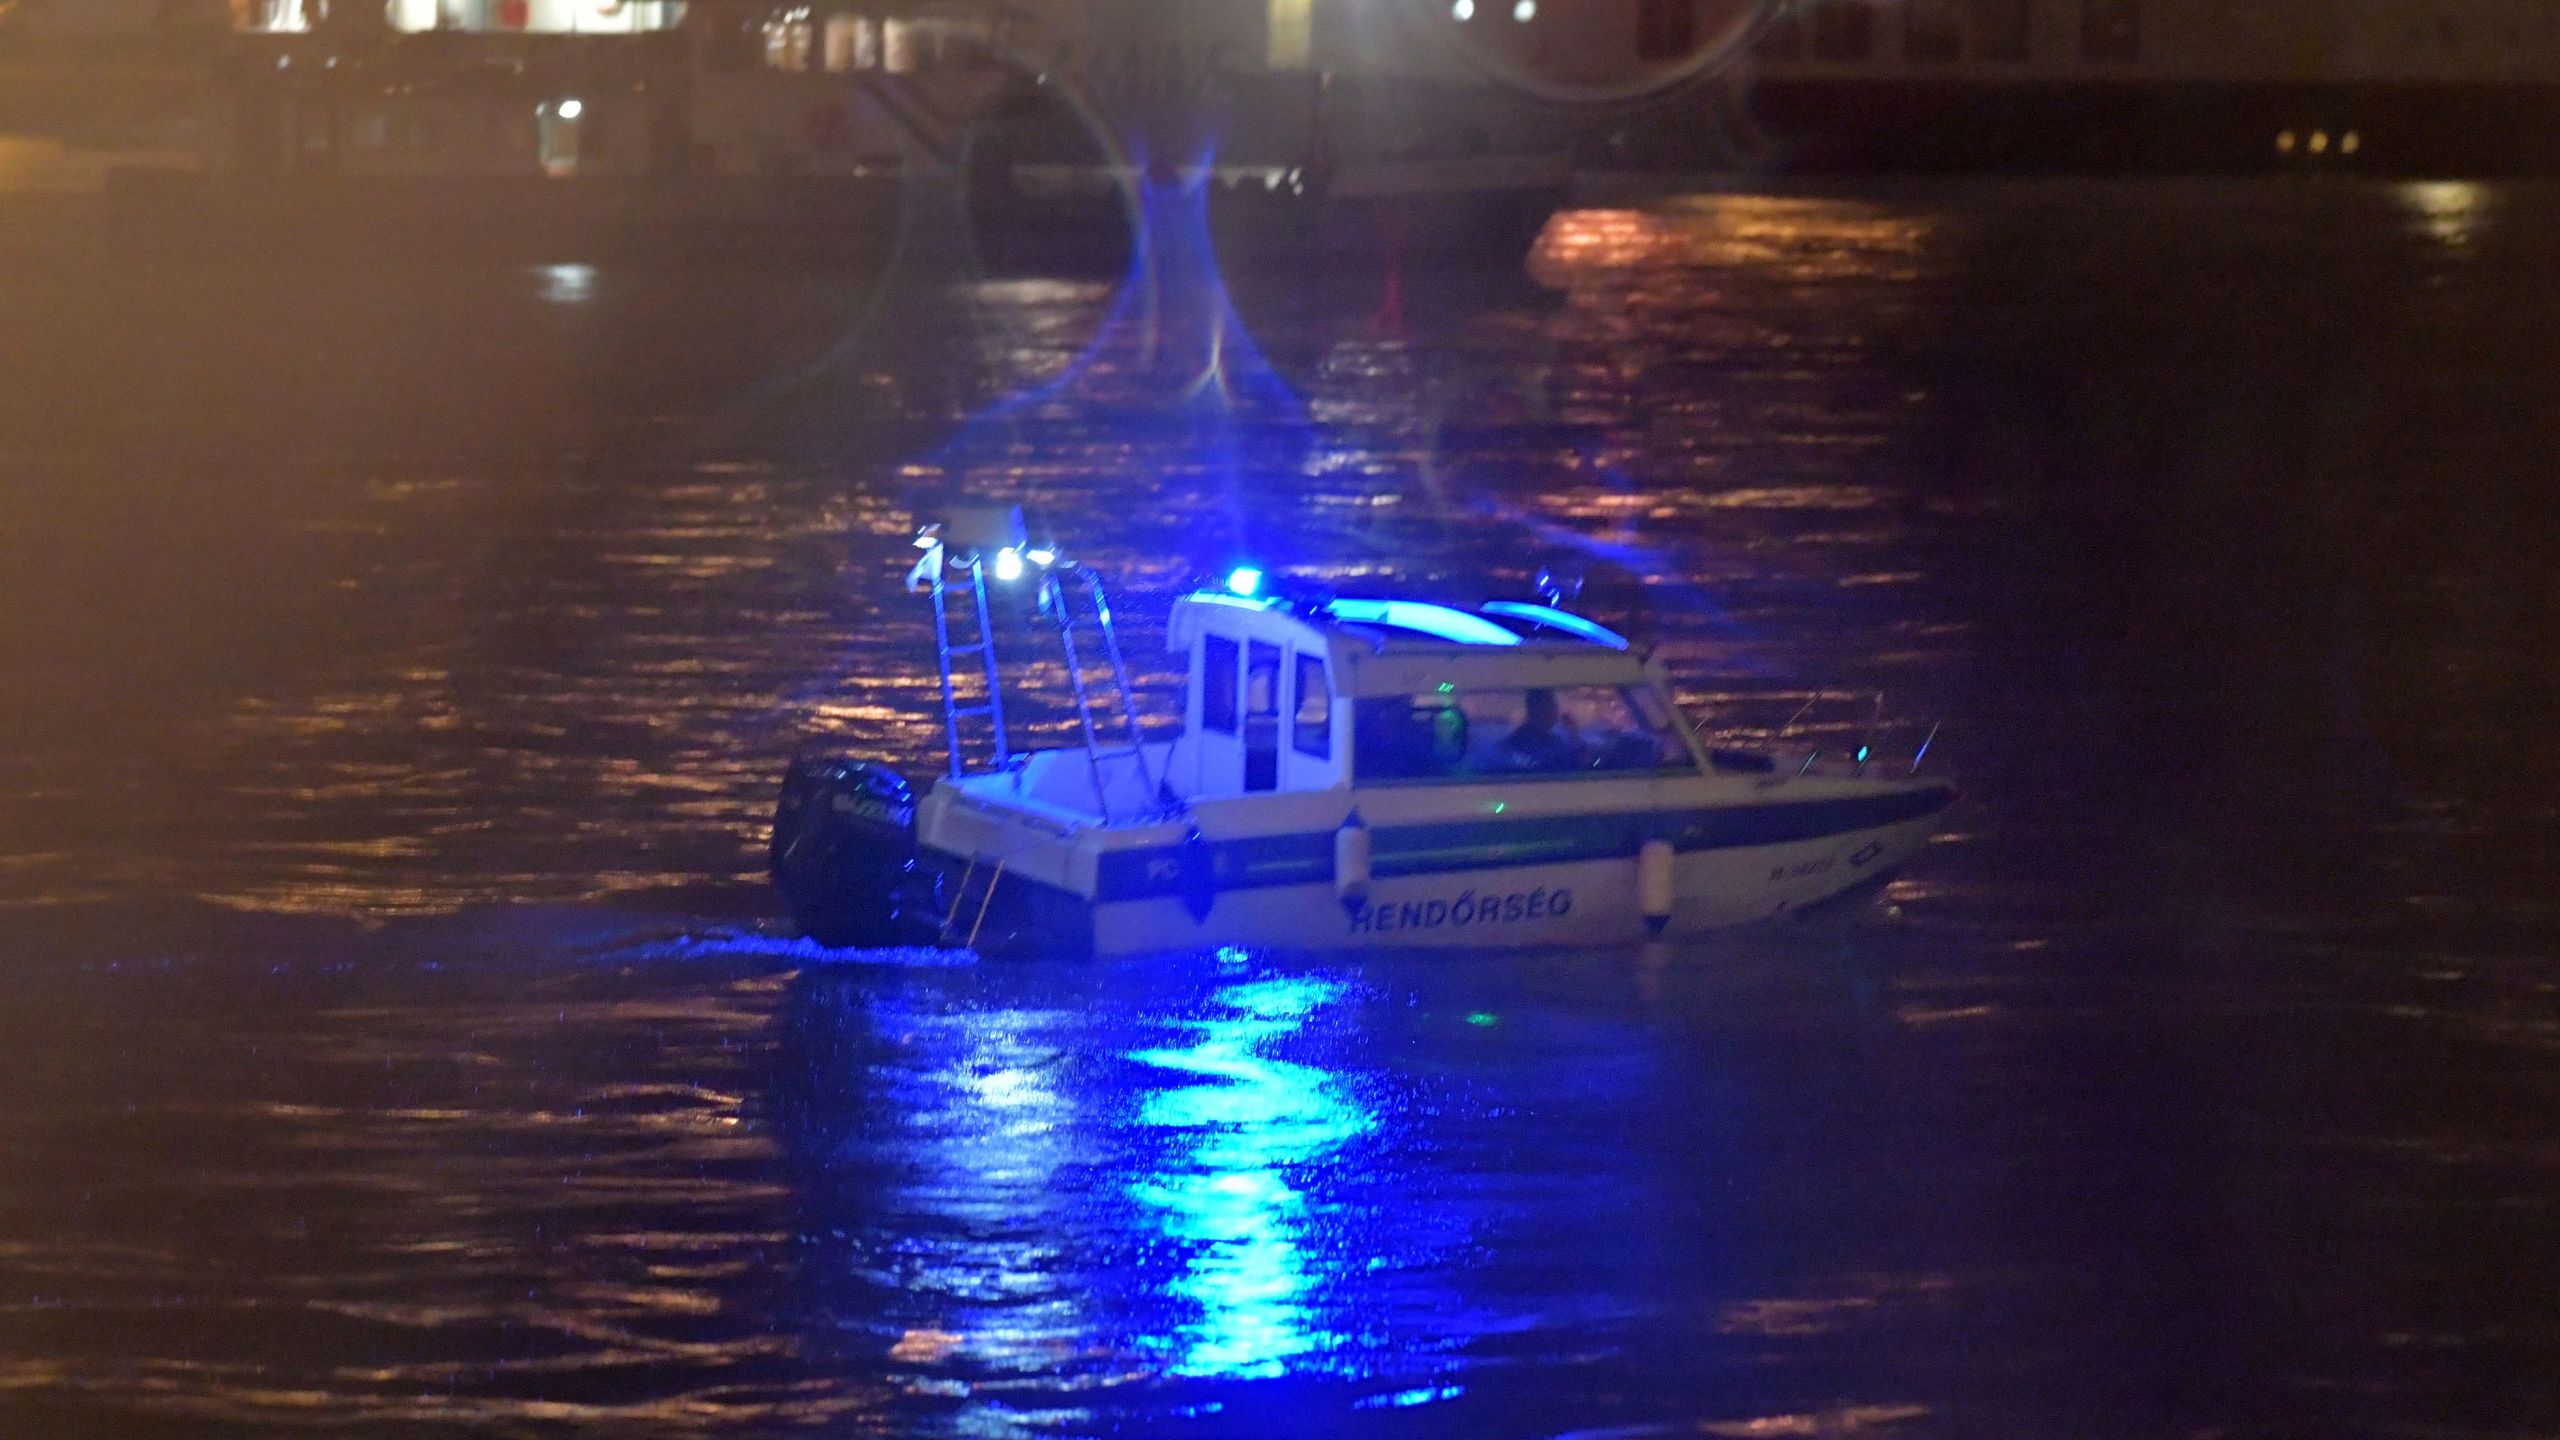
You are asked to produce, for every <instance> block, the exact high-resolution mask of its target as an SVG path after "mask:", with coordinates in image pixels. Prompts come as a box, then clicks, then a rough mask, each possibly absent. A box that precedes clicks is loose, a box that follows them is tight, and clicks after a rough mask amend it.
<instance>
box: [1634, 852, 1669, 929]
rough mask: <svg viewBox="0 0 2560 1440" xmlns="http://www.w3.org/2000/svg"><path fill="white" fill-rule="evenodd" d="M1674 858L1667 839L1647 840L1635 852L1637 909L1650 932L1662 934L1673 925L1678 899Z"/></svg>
mask: <svg viewBox="0 0 2560 1440" xmlns="http://www.w3.org/2000/svg"><path fill="white" fill-rule="evenodd" d="M1674 858H1675V856H1674V854H1673V852H1672V849H1671V842H1670V841H1668V840H1647V841H1646V842H1644V846H1643V848H1641V849H1639V850H1637V851H1636V908H1637V909H1638V910H1640V911H1642V912H1643V913H1644V924H1645V928H1646V929H1647V930H1650V931H1652V932H1653V933H1654V934H1656V935H1659V934H1661V933H1662V929H1663V927H1664V926H1666V925H1669V924H1670V923H1671V907H1672V904H1673V903H1674V902H1675V901H1677V900H1678V899H1679V896H1678V894H1677V893H1676V890H1675V887H1674V885H1673V868H1674V867H1673V863H1672V862H1673V860H1674Z"/></svg>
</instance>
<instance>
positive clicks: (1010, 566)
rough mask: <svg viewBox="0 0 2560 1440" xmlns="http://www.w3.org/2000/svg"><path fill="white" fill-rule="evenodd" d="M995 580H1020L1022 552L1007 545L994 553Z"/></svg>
mask: <svg viewBox="0 0 2560 1440" xmlns="http://www.w3.org/2000/svg"><path fill="white" fill-rule="evenodd" d="M996 578H997V579H998V580H1003V581H1013V580H1019V579H1021V578H1022V552H1021V551H1019V550H1016V549H1014V548H1013V547H1012V546H1010V545H1007V546H1006V547H1004V548H1003V549H1001V550H999V551H997V552H996Z"/></svg>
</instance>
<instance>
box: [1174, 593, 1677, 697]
mask: <svg viewBox="0 0 2560 1440" xmlns="http://www.w3.org/2000/svg"><path fill="white" fill-rule="evenodd" d="M1202 633H1208V634H1219V635H1228V636H1236V637H1249V638H1252V639H1257V640H1268V641H1273V642H1278V641H1280V640H1282V639H1284V638H1286V639H1289V640H1291V641H1293V642H1294V643H1296V644H1297V645H1298V646H1299V647H1300V648H1301V649H1305V648H1310V647H1312V646H1315V645H1322V646H1323V647H1324V648H1325V649H1326V650H1327V651H1328V652H1330V653H1331V655H1332V657H1333V659H1334V662H1335V665H1336V679H1335V682H1334V688H1335V689H1336V690H1337V691H1338V692H1340V693H1343V694H1362V695H1366V694H1387V693H1394V692H1399V691H1403V690H1407V689H1410V688H1412V687H1414V686H1416V685H1422V686H1424V687H1425V688H1428V686H1429V685H1433V684H1439V683H1443V682H1446V683H1453V684H1464V685H1467V686H1470V687H1483V688H1493V687H1501V686H1552V685H1605V684H1632V683H1635V682H1637V681H1639V680H1641V679H1642V678H1643V677H1644V674H1645V665H1644V659H1643V657H1642V656H1641V655H1639V654H1637V653H1636V652H1635V650H1634V649H1633V647H1632V646H1630V645H1629V644H1628V642H1627V639H1626V637H1625V636H1623V635H1620V634H1618V633H1617V632H1616V631H1614V630H1611V629H1609V628H1608V627H1607V626H1604V625H1601V624H1599V623H1598V622H1596V621H1593V620H1590V619H1587V618H1585V617H1583V616H1580V615H1575V614H1573V613H1571V612H1569V611H1565V610H1559V609H1556V608H1554V607H1552V606H1547V605H1538V604H1532V603H1529V602H1525V601H1504V600H1498V601H1494V602H1492V603H1490V604H1487V605H1483V606H1480V607H1478V608H1477V609H1475V610H1462V609H1459V608H1458V607H1456V606H1453V605H1442V604H1438V603H1436V602H1433V601H1428V600H1398V599H1374V598H1351V597H1342V598H1331V597H1329V598H1325V599H1316V600H1292V599H1282V598H1258V597H1240V596H1234V595H1222V594H1218V593H1216V592H1214V591H1201V592H1199V593H1196V594H1192V595H1186V596H1183V597H1182V598H1181V599H1179V600H1176V601H1175V602H1174V612H1173V623H1172V625H1171V627H1170V630H1169V635H1168V638H1169V639H1170V640H1171V641H1172V643H1173V644H1174V646H1175V647H1176V648H1177V649H1187V648H1188V647H1189V646H1190V644H1191V641H1192V638H1193V636H1195V635H1197V634H1202Z"/></svg>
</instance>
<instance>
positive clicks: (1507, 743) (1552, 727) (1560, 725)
mask: <svg viewBox="0 0 2560 1440" xmlns="http://www.w3.org/2000/svg"><path fill="white" fill-rule="evenodd" d="M1524 711H1525V713H1524V714H1523V715H1522V716H1521V719H1520V725H1519V728H1518V729H1515V730H1513V731H1512V732H1511V733H1510V734H1508V735H1505V736H1503V737H1502V758H1503V760H1504V761H1505V762H1507V763H1508V764H1509V765H1510V766H1511V767H1512V768H1513V769H1516V770H1570V769H1572V768H1573V766H1574V762H1575V760H1576V759H1577V758H1578V755H1579V752H1580V750H1581V745H1580V744H1579V742H1577V741H1576V740H1575V738H1574V736H1573V734H1572V731H1571V730H1570V729H1569V728H1568V727H1567V726H1566V724H1565V722H1564V712H1563V710H1561V709H1560V708H1558V707H1557V705H1556V692H1554V691H1553V690H1532V691H1530V692H1528V696H1527V700H1526V704H1525V706H1524Z"/></svg>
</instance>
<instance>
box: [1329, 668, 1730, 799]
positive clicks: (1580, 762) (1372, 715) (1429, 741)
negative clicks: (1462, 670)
mask: <svg viewBox="0 0 2560 1440" xmlns="http://www.w3.org/2000/svg"><path fill="white" fill-rule="evenodd" d="M1356 725H1357V736H1356V739H1355V742H1354V745H1355V757H1356V758H1355V761H1354V763H1355V764H1356V766H1357V767H1358V769H1357V773H1358V776H1359V778H1360V780H1362V781H1363V782H1367V781H1374V780H1449V779H1467V778H1473V777H1478V776H1488V775H1578V774H1589V773H1594V772H1601V773H1615V772H1626V771H1652V770H1687V769H1691V768H1693V762H1692V761H1691V759H1690V756H1689V752H1688V748H1687V746H1685V745H1684V744H1682V743H1681V740H1680V735H1679V729H1678V725H1677V722H1676V720H1675V719H1674V718H1673V717H1672V715H1671V713H1670V711H1669V709H1668V707H1666V706H1665V705H1664V704H1663V702H1662V699H1661V697H1660V696H1658V695H1656V694H1654V693H1653V692H1652V691H1651V690H1649V689H1646V688H1644V687H1641V686H1632V685H1629V686H1611V685H1572V686H1558V687H1554V688H1522V689H1517V690H1467V691H1452V692H1445V693H1444V692H1436V691H1435V692H1425V693H1420V694H1413V695H1381V696H1373V697H1370V698H1368V699H1364V700H1362V701H1360V702H1359V704H1358V706H1357V719H1356Z"/></svg>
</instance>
